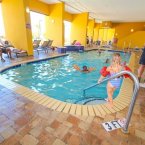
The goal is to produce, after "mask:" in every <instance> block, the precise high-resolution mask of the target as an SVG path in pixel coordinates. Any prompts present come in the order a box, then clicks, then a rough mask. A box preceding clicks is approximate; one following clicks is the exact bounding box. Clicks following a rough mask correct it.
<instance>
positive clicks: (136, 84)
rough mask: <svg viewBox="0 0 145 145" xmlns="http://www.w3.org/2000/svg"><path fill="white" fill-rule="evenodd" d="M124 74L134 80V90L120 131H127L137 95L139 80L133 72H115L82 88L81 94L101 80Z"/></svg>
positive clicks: (84, 93)
mask: <svg viewBox="0 0 145 145" xmlns="http://www.w3.org/2000/svg"><path fill="white" fill-rule="evenodd" d="M124 74H128V75H129V76H131V78H132V79H133V81H134V87H133V89H134V90H133V95H132V100H131V103H130V106H129V110H128V113H127V116H126V123H125V125H124V127H123V128H122V131H123V132H124V133H128V126H129V122H130V119H131V116H132V112H133V109H134V105H135V102H136V97H137V95H138V90H139V81H138V79H137V78H136V76H135V75H134V74H133V73H131V72H129V71H121V72H119V73H117V74H116V75H114V76H112V77H110V78H107V79H104V80H103V81H102V82H100V83H96V84H94V85H92V86H90V87H88V88H85V89H84V90H83V95H84V96H85V95H86V90H88V89H91V88H93V87H95V86H97V85H100V84H101V83H103V82H106V81H109V80H112V79H114V78H117V77H119V76H122V75H124Z"/></svg>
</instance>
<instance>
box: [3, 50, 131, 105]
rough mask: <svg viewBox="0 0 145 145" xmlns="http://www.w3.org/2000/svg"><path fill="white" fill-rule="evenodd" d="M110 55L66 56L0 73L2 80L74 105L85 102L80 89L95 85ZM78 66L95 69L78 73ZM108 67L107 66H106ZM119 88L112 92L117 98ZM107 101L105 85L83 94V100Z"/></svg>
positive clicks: (93, 52) (125, 59)
mask: <svg viewBox="0 0 145 145" xmlns="http://www.w3.org/2000/svg"><path fill="white" fill-rule="evenodd" d="M112 54H113V53H112V52H107V51H105V52H103V53H102V54H101V56H99V55H98V54H97V52H96V51H89V52H84V53H70V54H69V55H68V56H65V57H59V58H55V59H50V60H46V61H41V62H37V63H31V64H26V65H23V66H21V67H17V68H12V69H9V70H6V71H5V72H3V73H2V76H3V77H4V78H7V79H9V80H12V81H14V82H17V83H18V84H21V85H23V86H26V87H28V88H31V89H33V90H35V91H37V92H40V93H42V94H45V95H47V96H50V97H52V98H55V99H58V100H61V101H65V102H71V103H75V102H77V101H79V100H82V99H84V96H83V89H84V88H86V87H89V86H90V85H92V84H95V83H96V82H97V80H98V78H99V77H100V74H99V71H100V68H102V67H103V66H104V65H106V64H105V63H104V62H105V60H106V58H110V59H111V57H112ZM121 55H122V59H123V61H127V62H128V60H129V56H127V55H123V53H121ZM74 64H77V65H79V66H80V67H82V66H83V65H87V66H89V67H95V68H96V70H95V71H93V72H91V73H81V72H79V71H76V70H75V69H74V68H73V65H74ZM107 65H109V64H107ZM118 92H119V89H117V90H116V91H115V94H114V97H116V96H117V94H118ZM87 97H93V98H101V99H103V98H106V97H107V92H106V83H103V84H101V85H99V86H97V87H95V88H92V89H90V90H88V91H86V98H87Z"/></svg>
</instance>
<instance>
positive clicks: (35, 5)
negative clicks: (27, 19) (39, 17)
mask: <svg viewBox="0 0 145 145" xmlns="http://www.w3.org/2000/svg"><path fill="white" fill-rule="evenodd" d="M29 8H30V10H31V11H34V12H37V13H41V14H44V15H49V5H48V4H46V3H43V2H40V1H38V0H29Z"/></svg>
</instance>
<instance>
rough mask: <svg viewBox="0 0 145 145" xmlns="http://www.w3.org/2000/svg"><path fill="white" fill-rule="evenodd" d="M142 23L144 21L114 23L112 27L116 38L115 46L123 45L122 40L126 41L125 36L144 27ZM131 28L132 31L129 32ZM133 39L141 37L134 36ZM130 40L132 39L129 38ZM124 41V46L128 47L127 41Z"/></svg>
mask: <svg viewBox="0 0 145 145" xmlns="http://www.w3.org/2000/svg"><path fill="white" fill-rule="evenodd" d="M144 25H145V22H134V23H133V22H132V23H114V24H113V27H114V28H115V37H117V38H118V44H117V46H118V47H119V48H122V47H124V41H128V40H127V39H128V37H127V36H129V35H132V34H133V33H136V32H137V31H142V30H144V29H145V27H144ZM131 29H134V32H131ZM133 36H135V35H132V37H133ZM135 39H142V38H141V37H140V36H139V38H134V40H135ZM129 41H130V40H129ZM131 41H133V40H131ZM125 43H126V47H128V45H129V44H128V42H125ZM140 45H141V44H140Z"/></svg>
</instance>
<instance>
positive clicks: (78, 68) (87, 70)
mask: <svg viewBox="0 0 145 145" xmlns="http://www.w3.org/2000/svg"><path fill="white" fill-rule="evenodd" d="M73 67H74V69H76V70H77V71H80V72H85V73H89V72H92V71H94V70H96V69H95V68H93V67H90V68H88V67H87V66H86V65H84V66H83V67H82V70H81V69H80V67H79V66H78V65H76V64H75V65H74V66H73Z"/></svg>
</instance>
